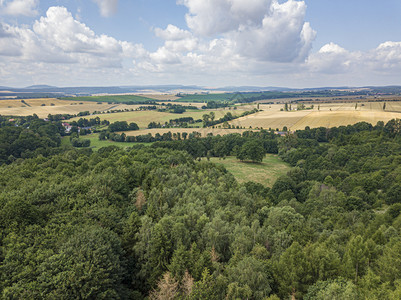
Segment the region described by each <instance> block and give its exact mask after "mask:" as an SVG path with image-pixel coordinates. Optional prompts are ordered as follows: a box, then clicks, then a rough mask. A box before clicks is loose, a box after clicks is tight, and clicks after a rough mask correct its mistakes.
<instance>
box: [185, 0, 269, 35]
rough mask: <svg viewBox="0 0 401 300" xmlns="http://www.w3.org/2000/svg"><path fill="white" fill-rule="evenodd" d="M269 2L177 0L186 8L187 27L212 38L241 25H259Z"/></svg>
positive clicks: (264, 0)
mask: <svg viewBox="0 0 401 300" xmlns="http://www.w3.org/2000/svg"><path fill="white" fill-rule="evenodd" d="M271 2H272V1H271V0H254V1H247V0H179V1H178V3H179V4H182V5H185V6H186V7H188V10H189V13H188V14H187V15H186V21H187V24H188V27H189V28H190V29H191V30H193V31H194V32H195V33H197V34H200V35H204V36H212V35H215V34H220V33H225V32H228V31H232V30H237V29H238V28H239V27H240V25H242V24H249V25H252V24H253V25H256V24H259V23H260V22H261V21H262V20H263V18H264V16H265V14H267V13H268V11H269V7H270V4H271Z"/></svg>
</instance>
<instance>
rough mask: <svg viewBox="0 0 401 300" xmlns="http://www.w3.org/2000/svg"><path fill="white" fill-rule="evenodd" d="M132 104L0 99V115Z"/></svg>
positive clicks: (42, 115)
mask: <svg viewBox="0 0 401 300" xmlns="http://www.w3.org/2000/svg"><path fill="white" fill-rule="evenodd" d="M136 107H138V106H133V105H113V104H107V103H101V104H97V103H95V102H80V101H69V100H60V99H56V98H43V99H26V100H24V102H21V100H16V99H15V100H0V115H6V116H29V115H33V114H36V115H38V116H39V117H40V118H46V117H47V116H48V115H49V114H52V115H55V114H72V115H73V114H78V113H79V112H83V111H89V112H91V113H92V112H94V111H107V110H110V109H125V108H130V109H135V108H136Z"/></svg>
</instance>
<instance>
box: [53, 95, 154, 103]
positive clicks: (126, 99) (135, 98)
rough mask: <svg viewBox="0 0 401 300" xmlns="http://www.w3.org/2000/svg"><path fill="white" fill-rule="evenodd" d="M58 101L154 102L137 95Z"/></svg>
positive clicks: (73, 98) (87, 97)
mask: <svg viewBox="0 0 401 300" xmlns="http://www.w3.org/2000/svg"><path fill="white" fill-rule="evenodd" d="M60 99H62V100H71V101H90V102H110V103H145V102H151V101H155V100H154V99H152V98H148V97H145V96H138V95H107V96H82V97H62V98H60Z"/></svg>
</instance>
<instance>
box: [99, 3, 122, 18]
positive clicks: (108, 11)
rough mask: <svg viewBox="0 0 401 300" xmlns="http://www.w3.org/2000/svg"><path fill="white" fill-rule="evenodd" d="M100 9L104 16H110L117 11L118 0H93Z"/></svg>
mask: <svg viewBox="0 0 401 300" xmlns="http://www.w3.org/2000/svg"><path fill="white" fill-rule="evenodd" d="M93 1H94V2H95V3H96V4H97V5H98V6H99V9H100V14H101V15H102V16H103V17H110V16H111V15H114V14H115V13H116V12H117V7H118V0H93Z"/></svg>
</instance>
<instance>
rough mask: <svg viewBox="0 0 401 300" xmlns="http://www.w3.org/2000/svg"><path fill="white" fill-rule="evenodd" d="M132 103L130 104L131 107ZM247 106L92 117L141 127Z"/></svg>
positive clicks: (195, 117) (138, 112) (220, 112)
mask: <svg viewBox="0 0 401 300" xmlns="http://www.w3.org/2000/svg"><path fill="white" fill-rule="evenodd" d="M131 106H132V105H129V107H131ZM246 108H247V107H245V106H244V107H239V108H238V109H237V110H228V109H219V110H188V111H186V112H184V113H182V114H173V113H168V112H158V111H129V112H120V113H111V114H99V115H92V116H91V118H94V117H97V116H98V117H99V118H100V119H101V120H108V121H110V122H115V121H127V122H128V123H131V122H134V123H137V124H138V126H139V128H147V126H148V124H149V123H150V122H156V123H158V122H160V123H165V122H168V121H169V120H171V119H178V118H184V117H192V118H193V119H194V120H198V119H202V116H203V115H204V114H209V113H210V112H212V111H213V112H214V113H215V119H219V118H221V117H223V116H224V115H225V114H226V113H227V112H229V111H231V113H232V114H233V115H235V114H240V113H242V112H243V111H245V110H246ZM77 119H79V118H74V119H72V120H77Z"/></svg>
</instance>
